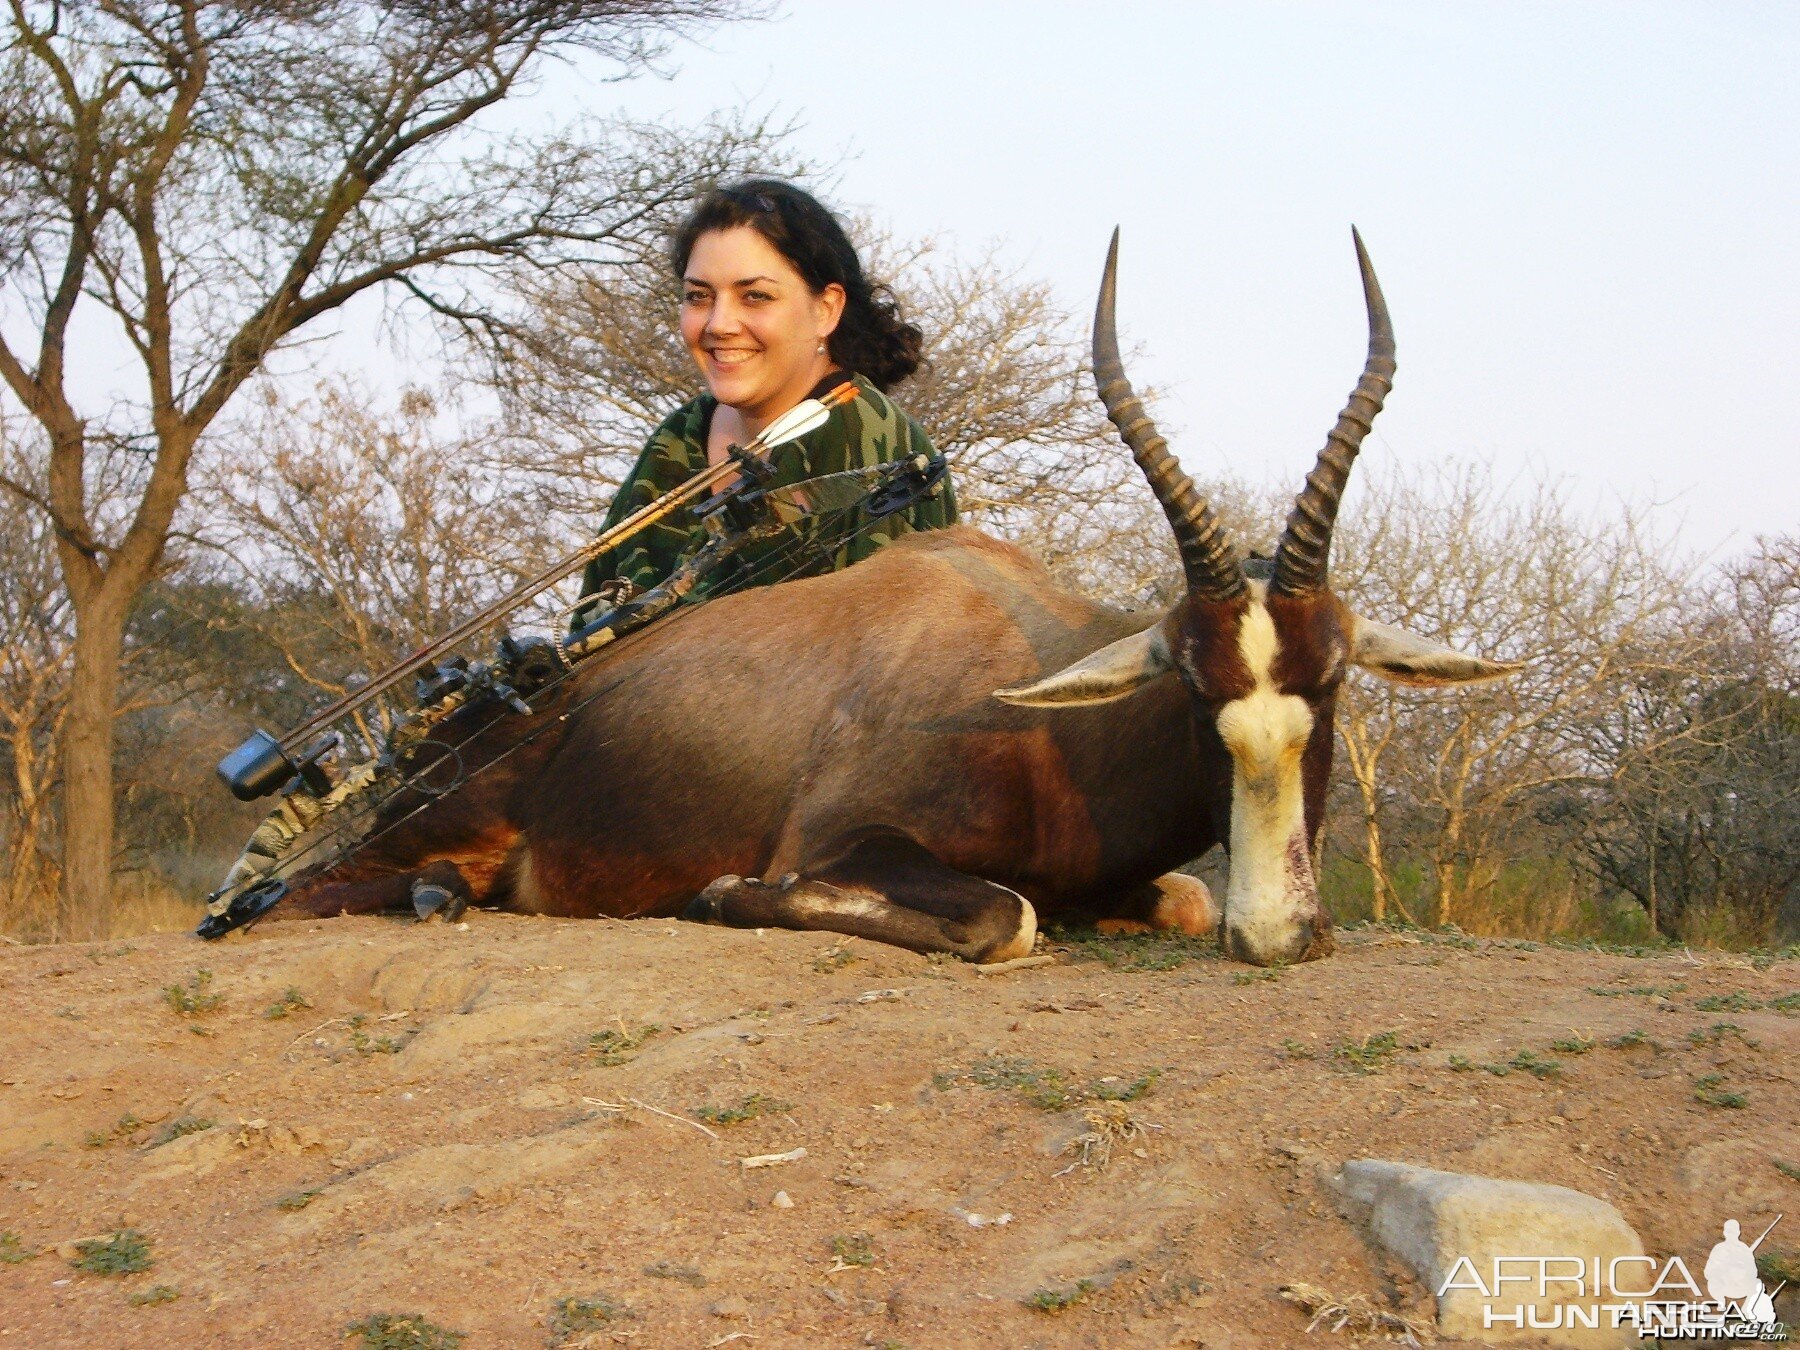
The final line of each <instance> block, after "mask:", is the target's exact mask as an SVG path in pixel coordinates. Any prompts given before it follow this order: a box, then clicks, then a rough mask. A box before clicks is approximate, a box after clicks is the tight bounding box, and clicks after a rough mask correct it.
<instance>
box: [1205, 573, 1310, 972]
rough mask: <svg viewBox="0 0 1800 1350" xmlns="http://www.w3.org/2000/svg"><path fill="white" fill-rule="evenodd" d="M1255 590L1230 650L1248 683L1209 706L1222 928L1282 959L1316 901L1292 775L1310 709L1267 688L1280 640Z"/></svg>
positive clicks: (1245, 946) (1262, 954) (1296, 775)
mask: <svg viewBox="0 0 1800 1350" xmlns="http://www.w3.org/2000/svg"><path fill="white" fill-rule="evenodd" d="M1264 594H1265V590H1264V587H1263V586H1261V585H1260V584H1256V583H1253V584H1252V593H1251V603H1250V607H1249V609H1248V610H1246V611H1245V613H1244V618H1243V623H1242V626H1241V627H1240V628H1239V630H1238V650H1239V653H1240V654H1241V655H1242V657H1243V660H1244V664H1245V666H1247V667H1248V668H1249V670H1250V674H1251V676H1252V677H1253V678H1254V679H1255V681H1256V687H1255V688H1254V689H1252V690H1251V692H1250V693H1249V694H1247V695H1245V696H1244V697H1243V698H1240V699H1234V700H1232V701H1231V702H1230V703H1227V704H1226V705H1225V706H1224V707H1223V708H1222V709H1220V710H1219V720H1218V727H1219V736H1220V739H1222V740H1223V741H1224V742H1225V748H1226V749H1227V750H1229V751H1230V752H1231V763H1232V775H1231V874H1230V879H1229V880H1228V882H1227V883H1226V888H1225V927H1226V929H1227V932H1228V934H1229V936H1230V938H1231V939H1232V941H1233V943H1234V945H1235V946H1236V947H1237V948H1238V949H1239V950H1240V951H1241V952H1242V953H1243V954H1245V955H1249V956H1252V957H1257V958H1261V959H1263V960H1268V961H1276V960H1283V961H1292V960H1297V959H1299V957H1300V955H1301V952H1302V951H1303V950H1304V949H1305V946H1306V939H1305V937H1304V935H1303V930H1302V927H1301V925H1302V922H1303V920H1305V919H1307V918H1309V917H1311V915H1312V914H1313V912H1314V911H1315V910H1316V909H1317V907H1318V887H1317V885H1316V883H1315V882H1314V879H1313V873H1312V858H1311V854H1310V852H1309V850H1308V848H1307V843H1306V805H1305V800H1304V798H1305V794H1304V792H1303V791H1302V788H1301V774H1300V761H1301V757H1302V756H1303V755H1304V754H1305V751H1306V743H1307V741H1308V739H1309V738H1310V737H1311V736H1312V729H1313V714H1312V709H1311V708H1309V707H1308V706H1307V704H1306V700H1305V699H1302V698H1298V697H1296V696H1295V695H1293V694H1283V693H1279V692H1277V690H1276V688H1275V683H1274V679H1273V676H1272V673H1271V672H1272V670H1273V667H1274V664H1275V657H1276V654H1277V652H1278V651H1279V649H1280V643H1279V641H1278V639H1277V638H1276V635H1275V624H1274V622H1273V620H1271V619H1270V617H1269V611H1268V609H1267V608H1266V607H1265V606H1264V604H1263V596H1264Z"/></svg>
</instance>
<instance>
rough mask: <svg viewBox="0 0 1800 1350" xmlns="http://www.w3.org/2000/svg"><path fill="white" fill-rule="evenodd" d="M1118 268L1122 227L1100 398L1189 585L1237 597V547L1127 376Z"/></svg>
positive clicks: (1199, 591)
mask: <svg viewBox="0 0 1800 1350" xmlns="http://www.w3.org/2000/svg"><path fill="white" fill-rule="evenodd" d="M1118 267H1119V231H1118V229H1117V228H1116V227H1115V228H1114V229H1113V235H1112V246H1111V247H1110V248H1108V249H1107V251H1106V275H1105V277H1104V278H1102V279H1101V282H1100V303H1099V304H1098V305H1097V306H1095V309H1094V383H1095V385H1097V386H1098V387H1099V390H1100V401H1101V402H1102V403H1104V404H1105V405H1106V415H1107V416H1108V417H1109V418H1111V419H1112V424H1113V425H1114V426H1115V427H1117V428H1118V429H1119V435H1120V437H1121V438H1122V439H1123V440H1124V442H1125V444H1126V445H1128V446H1130V447H1131V455H1132V458H1133V459H1135V460H1137V464H1138V468H1140V469H1142V470H1143V471H1144V477H1146V478H1148V479H1149V480H1150V490H1151V491H1152V492H1154V493H1155V494H1156V500H1157V501H1159V502H1161V503H1162V509H1163V514H1164V515H1166V516H1168V518H1169V524H1170V525H1171V526H1173V527H1174V530H1175V544H1176V546H1177V547H1178V548H1179V549H1180V550H1181V566H1182V570H1183V571H1185V572H1186V573H1187V584H1188V590H1189V591H1190V592H1192V593H1193V594H1195V595H1198V596H1199V597H1200V598H1201V599H1203V600H1230V599H1233V598H1235V597H1236V596H1239V595H1241V594H1243V591H1244V573H1243V570H1242V567H1241V566H1240V564H1239V563H1238V557H1237V550H1236V549H1235V548H1234V547H1233V546H1232V543H1231V539H1230V537H1229V536H1228V535H1227V534H1226V533H1225V527H1224V526H1223V525H1221V524H1220V523H1219V518H1218V517H1217V516H1215V515H1214V514H1213V511H1212V508H1211V507H1210V506H1208V505H1207V504H1206V499H1205V498H1203V497H1202V496H1201V495H1200V494H1199V493H1198V492H1196V491H1195V490H1194V483H1193V480H1192V479H1191V478H1189V477H1188V476H1187V475H1186V474H1185V473H1183V472H1182V471H1181V465H1180V463H1179V462H1177V460H1176V459H1175V456H1173V455H1171V454H1170V453H1169V443H1168V442H1167V441H1165V440H1164V439H1163V438H1162V437H1161V436H1159V435H1157V432H1156V424H1155V423H1154V422H1152V421H1151V420H1150V415H1149V414H1148V413H1146V412H1145V411H1144V405H1143V403H1142V402H1140V401H1139V399H1138V396H1137V395H1136V394H1135V393H1133V392H1132V388H1131V383H1130V381H1128V380H1127V379H1126V378H1125V363H1124V362H1123V361H1121V360H1120V359H1119V334H1118V330H1117V328H1116V326H1115V324H1114V321H1113V308H1114V296H1115V292H1116V290H1117V283H1118Z"/></svg>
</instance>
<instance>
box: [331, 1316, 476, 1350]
mask: <svg viewBox="0 0 1800 1350" xmlns="http://www.w3.org/2000/svg"><path fill="white" fill-rule="evenodd" d="M352 1336H356V1337H359V1338H360V1342H359V1343H360V1345H361V1347H362V1350H456V1347H457V1346H459V1345H461V1344H462V1339H463V1334H462V1332H460V1331H446V1330H445V1329H444V1328H443V1327H440V1326H438V1325H437V1324H436V1323H434V1322H428V1321H426V1320H425V1318H424V1317H423V1316H421V1315H420V1314H419V1313H373V1314H371V1315H370V1316H368V1317H365V1318H363V1320H362V1321H360V1322H352V1323H351V1324H350V1325H349V1326H347V1327H345V1328H344V1338H345V1339H346V1340H348V1339H349V1338H350V1337H352Z"/></svg>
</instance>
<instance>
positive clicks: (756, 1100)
mask: <svg viewBox="0 0 1800 1350" xmlns="http://www.w3.org/2000/svg"><path fill="white" fill-rule="evenodd" d="M793 1109H794V1104H793V1103H792V1102H780V1101H776V1100H775V1098H773V1097H769V1096H765V1095H764V1094H763V1093H760V1092H752V1093H751V1094H750V1095H749V1096H748V1097H745V1098H744V1099H743V1100H742V1101H741V1102H739V1103H738V1104H737V1105H736V1106H698V1107H695V1108H694V1114H695V1115H697V1116H699V1117H700V1119H702V1120H704V1121H706V1122H707V1123H708V1124H711V1125H742V1124H743V1123H744V1122H745V1121H746V1120H755V1119H756V1118H757V1117H758V1116H768V1115H774V1114H775V1113H776V1112H779V1111H791V1110H793Z"/></svg>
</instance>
